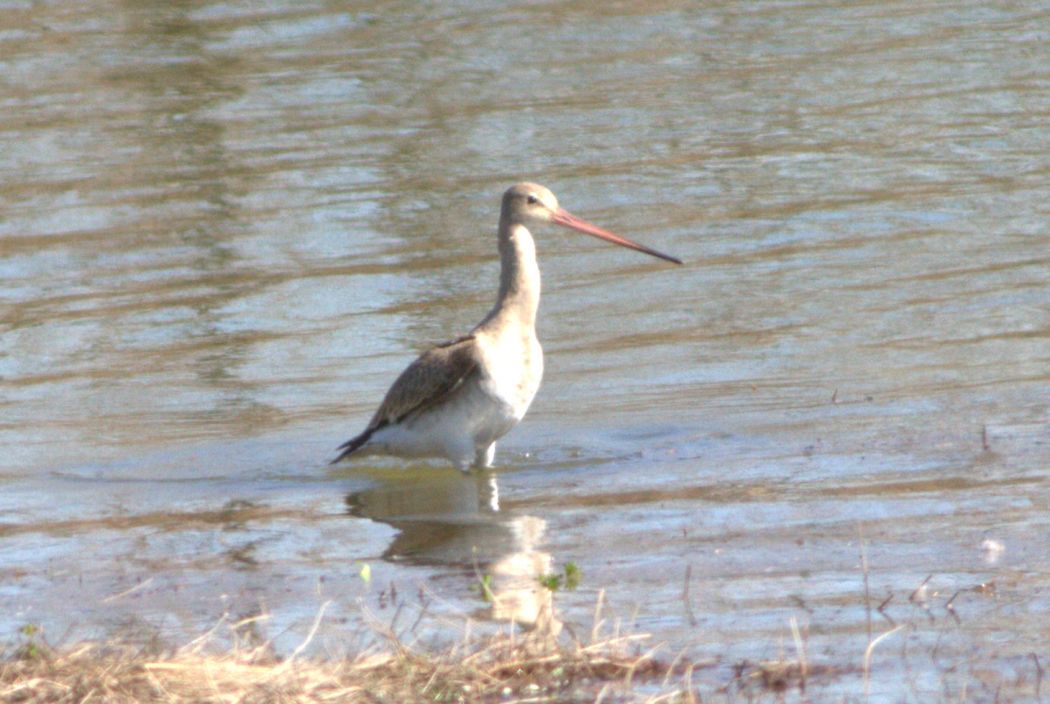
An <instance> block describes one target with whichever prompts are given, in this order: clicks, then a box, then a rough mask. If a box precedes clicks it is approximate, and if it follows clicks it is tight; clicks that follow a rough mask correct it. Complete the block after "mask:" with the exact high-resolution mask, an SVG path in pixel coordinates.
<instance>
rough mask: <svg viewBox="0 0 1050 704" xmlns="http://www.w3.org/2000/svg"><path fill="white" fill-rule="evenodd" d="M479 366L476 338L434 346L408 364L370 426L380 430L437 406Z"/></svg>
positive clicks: (371, 428)
mask: <svg viewBox="0 0 1050 704" xmlns="http://www.w3.org/2000/svg"><path fill="white" fill-rule="evenodd" d="M479 364H480V359H479V357H478V354H477V342H476V341H475V339H474V336H473V335H467V336H465V337H460V338H457V339H455V340H452V341H451V342H446V343H444V344H441V345H438V346H437V347H432V348H431V349H429V350H427V351H426V352H424V353H423V354H421V355H420V356H419V357H418V358H417V359H416V361H414V362H412V364H410V365H408V367H407V368H406V369H405V371H403V372H401V375H400V376H399V377H398V378H397V380H396V381H394V383H393V385H391V387H390V390H389V391H387V392H386V397H384V398H383V402H382V403H381V404H380V405H379V410H377V411H376V413H375V415H374V416H372V421H371V422H370V423H369V424H368V429H369V430H373V431H374V430H377V429H378V428H380V427H381V426H384V425H387V424H389V423H397V422H400V421H402V420H404V419H405V418H406V417H407V416H409V415H411V414H412V413H416V412H417V411H421V410H423V409H425V408H429V407H431V406H434V405H436V404H438V403H441V401H442V400H443V399H444V398H445V397H447V396H448V395H449V394H450V393H452V392H453V391H455V390H456V389H457V388H459V387H460V386H461V385H462V384H463V382H465V381H466V380H467V378H468V377H470V375H471V374H473V373H474V372H475V371H476V370H477V368H478V366H479Z"/></svg>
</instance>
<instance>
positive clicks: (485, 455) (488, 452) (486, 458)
mask: <svg viewBox="0 0 1050 704" xmlns="http://www.w3.org/2000/svg"><path fill="white" fill-rule="evenodd" d="M475 453H476V454H475V455H474V466H475V467H477V468H479V469H486V468H488V467H491V466H492V461H493V460H494V459H496V443H494V442H493V443H489V446H488V447H479V448H476V450H475Z"/></svg>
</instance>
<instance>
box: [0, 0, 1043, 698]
mask: <svg viewBox="0 0 1050 704" xmlns="http://www.w3.org/2000/svg"><path fill="white" fill-rule="evenodd" d="M1048 20H1050V12H1047V11H1045V10H1038V9H1036V8H1035V6H1027V5H1024V4H1004V5H1001V6H994V7H989V6H987V4H982V3H953V4H951V5H950V6H949V5H944V4H942V3H933V2H919V3H914V2H909V3H873V4H867V3H864V4H855V3H840V4H830V5H812V4H795V3H775V4H774V3H764V4H759V5H755V4H753V3H743V2H737V3H727V4H722V5H720V6H718V7H709V8H703V9H698V8H696V7H695V5H694V4H693V3H685V2H656V3H645V4H642V5H637V4H634V5H632V4H616V3H614V4H612V5H609V4H604V5H601V6H592V4H587V3H567V4H566V3H558V4H554V5H544V4H531V5H517V6H508V5H505V4H503V3H488V4H484V3H482V4H479V3H470V4H466V3H457V4H438V5H436V6H425V5H412V4H399V3H388V4H386V5H381V6H379V7H377V6H375V5H374V4H367V5H366V4H364V3H359V4H353V3H352V4H348V5H343V6H339V7H336V6H333V5H331V4H325V3H310V2H307V3H304V2H279V1H277V2H267V3H250V4H249V3H236V2H234V3H216V2H195V3H190V4H179V5H177V6H172V5H170V4H169V3H153V2H146V3H135V4H130V5H129V4H127V3H108V4H107V3H94V4H93V5H92V7H91V8H90V10H88V9H87V8H86V7H85V6H82V5H81V4H78V3H68V2H52V3H33V4H30V3H19V2H14V3H6V4H3V11H2V12H0V81H2V83H0V86H2V88H0V98H2V101H3V111H2V118H0V169H2V173H3V174H4V178H3V179H0V306H2V307H0V331H2V335H0V387H2V389H3V393H2V396H0V443H2V446H3V448H4V452H3V453H2V454H0V511H2V514H0V515H2V518H0V614H2V616H0V634H2V633H8V634H11V636H12V638H13V637H14V634H15V632H16V630H17V629H18V628H19V627H20V626H22V625H24V624H27V623H33V624H39V625H41V626H43V628H44V632H45V633H46V634H47V635H48V637H49V638H51V639H53V640H56V641H58V640H62V639H73V638H78V637H91V636H94V635H97V634H99V633H109V632H112V631H114V630H119V629H123V628H133V629H145V630H148V631H151V632H152V631H157V630H159V631H160V632H161V633H162V634H163V635H164V636H166V637H169V638H172V639H173V640H175V641H180V640H182V639H186V638H188V637H193V636H195V635H197V634H199V633H200V632H202V631H203V630H205V629H207V628H209V627H210V626H211V625H212V624H214V623H215V622H216V620H217V619H218V618H219V617H220V616H221V615H222V614H224V613H229V614H231V616H245V615H248V616H250V615H253V614H259V613H266V614H268V615H269V620H268V621H266V622H265V624H264V626H263V629H264V633H263V634H262V635H263V637H267V638H273V639H275V641H276V643H277V645H278V647H281V648H286V649H290V648H294V647H296V646H297V645H298V644H299V643H300V642H301V640H302V639H303V637H304V635H305V634H306V633H307V631H308V630H309V629H310V626H311V624H312V622H313V620H314V619H315V617H316V616H317V615H318V613H319V612H320V610H321V608H322V605H324V604H325V603H326V602H329V601H330V602H331V603H330V604H329V605H328V606H325V607H324V613H323V618H322V628H321V629H320V630H319V633H320V634H321V637H320V639H319V642H320V643H322V644H323V646H324V647H325V649H326V650H327V651H329V652H331V651H341V650H343V649H352V648H353V647H354V646H355V645H356V644H358V643H359V642H361V641H367V640H368V639H369V638H370V637H371V636H370V634H372V633H374V629H373V628H372V626H371V625H370V624H371V621H370V619H371V618H373V616H370V615H369V614H373V615H374V618H376V619H378V620H379V621H385V620H388V619H390V618H393V613H394V612H395V611H396V610H397V609H398V608H399V605H409V606H410V607H411V608H409V606H406V607H405V608H406V609H408V610H412V608H414V609H416V610H418V609H419V608H421V607H420V605H425V609H424V611H425V612H426V613H427V614H429V615H435V616H437V617H438V618H439V620H442V619H443V620H444V621H443V622H446V623H453V624H455V623H461V621H457V619H461V618H462V617H463V616H465V615H466V616H471V617H474V618H477V619H481V620H488V619H492V618H497V619H504V618H508V617H509V615H508V612H509V611H514V613H515V614H516V616H517V617H518V618H525V619H526V620H528V619H531V618H549V619H552V620H555V621H558V622H562V623H564V624H566V625H567V626H568V627H569V629H571V630H574V632H577V633H589V631H590V628H591V625H592V619H593V613H594V609H595V603H596V601H597V599H598V593H599V590H603V589H604V590H605V598H606V599H607V605H606V609H607V610H606V613H607V614H610V621H609V623H608V627H610V628H611V627H613V622H614V621H615V619H616V618H619V619H621V620H622V621H623V622H624V627H628V626H632V627H634V628H637V629H639V630H641V631H645V632H650V633H652V634H653V637H654V640H655V641H664V642H666V643H667V645H666V646H665V652H667V653H670V654H673V653H675V652H677V651H679V650H681V649H683V648H685V649H687V650H688V651H689V652H690V653H691V654H692V656H693V657H695V658H698V659H701V660H703V661H705V662H707V661H710V662H712V663H713V673H714V674H710V675H709V676H710V677H711V681H713V682H716V683H717V682H721V681H725V678H726V677H727V676H728V675H726V674H725V673H726V672H728V671H729V670H730V669H731V665H733V664H734V663H739V662H741V661H743V660H750V661H755V660H760V659H764V658H773V657H777V656H778V655H780V654H785V653H786V654H787V655H788V656H793V655H794V649H795V645H794V642H793V637H792V632H791V622H792V619H794V621H795V622H796V623H797V624H798V625H799V628H800V632H801V633H802V634H803V635H804V636H805V643H806V646H807V654H808V657H809V659H810V660H811V661H813V662H820V663H826V664H831V665H834V666H836V667H839V668H842V670H843V671H842V672H839V673H838V674H837V675H835V676H834V677H830V678H829V679H828V681H827V682H826V683H825V686H827V687H829V688H831V689H833V690H835V691H841V692H843V693H855V692H856V691H857V687H858V684H859V681H860V680H859V674H858V670H859V668H860V665H861V663H862V660H863V655H864V650H865V648H866V647H867V645H868V643H869V638H870V637H874V636H878V635H879V634H880V633H883V632H886V631H887V630H889V629H890V628H892V627H894V625H904V626H905V628H904V629H902V630H901V631H898V632H896V633H894V634H893V635H892V636H888V637H887V638H886V639H885V640H884V641H882V642H881V643H880V645H879V646H878V649H877V650H876V651H875V656H874V660H873V663H872V691H873V693H874V694H875V695H876V697H879V696H883V697H885V698H886V699H888V700H892V701H898V700H900V699H902V698H903V699H907V700H916V701H922V700H923V697H925V696H927V695H928V694H929V693H930V692H934V693H947V694H950V693H951V692H953V691H955V692H957V691H959V688H960V687H962V686H968V687H969V690H968V691H970V692H971V693H973V692H978V691H986V692H994V691H996V688H997V687H998V686H1006V687H1013V688H1015V689H1016V690H1017V691H1019V692H1021V693H1022V694H1023V693H1026V692H1027V693H1032V692H1033V691H1034V690H1033V688H1034V687H1036V686H1038V685H1037V683H1038V680H1037V679H1036V674H1037V668H1036V666H1035V664H1033V662H1034V661H1033V658H1032V655H1033V654H1037V655H1038V654H1042V655H1044V656H1045V654H1046V653H1047V652H1048V650H1047V649H1048V644H1050V639H1048V635H1047V634H1048V631H1047V628H1046V624H1047V623H1048V619H1050V577H1048V576H1047V575H1048V574H1050V549H1048V548H1047V547H1046V545H1047V535H1048V528H1050V526H1048V523H1050V520H1048V518H1047V513H1046V506H1047V504H1048V500H1050V485H1048V481H1047V480H1048V475H1050V471H1048V470H1050V429H1048V428H1050V410H1048V408H1050V393H1048V382H1050V344H1048V338H1050V283H1048V276H1047V271H1048V265H1050V246H1048V245H1050V235H1048V234H1047V222H1048V217H1047V215H1048V212H1050V211H1048V208H1047V204H1046V199H1045V184H1046V179H1047V174H1048V173H1050V156H1048V154H1050V128H1048V127H1047V118H1048V117H1050V90H1048V89H1050V70H1048V69H1047V66H1050V50H1048V49H1047V46H1048V41H1047V40H1048V39H1050V36H1048V34H1050V32H1048V30H1047V29H1046V28H1047V27H1048V26H1050V24H1048ZM525 178H528V179H531V180H537V181H540V182H543V183H545V184H546V185H548V186H550V187H551V188H552V189H553V190H554V191H555V193H557V194H558V195H559V196H560V198H561V201H562V204H563V205H565V206H566V207H567V208H569V209H570V210H572V211H574V212H576V213H578V214H580V215H581V216H583V217H586V218H587V219H589V220H592V221H594V222H596V223H599V224H601V225H603V226H606V227H608V228H610V229H612V230H614V231H617V232H622V233H623V234H625V235H627V236H629V237H632V238H635V239H638V240H639V241H642V242H645V243H646V244H649V245H652V246H654V247H657V248H659V249H661V250H664V251H667V252H670V253H673V254H675V255H678V256H680V257H682V258H683V259H685V260H686V265H685V266H683V267H681V268H672V267H669V266H668V265H666V264H664V263H662V262H658V261H656V260H650V259H648V258H646V257H643V256H641V255H638V254H636V253H632V252H628V251H626V250H620V249H617V248H612V247H607V246H605V245H603V244H601V243H598V242H595V241H594V240H592V239H590V238H583V237H574V236H571V235H563V234H562V233H560V232H541V233H538V235H539V237H538V239H539V242H538V246H539V248H540V256H541V264H542V267H543V273H544V285H545V291H544V301H543V305H542V309H541V320H540V334H541V339H542V340H543V341H544V344H545V350H546V353H547V372H546V378H545V381H544V387H543V389H542V390H541V392H540V395H539V397H538V398H537V400H536V402H535V403H534V405H533V408H532V409H531V411H530V413H529V415H528V417H527V419H526V421H525V422H524V423H523V424H522V425H521V426H520V427H519V428H517V429H516V430H515V431H514V432H513V433H512V434H511V435H509V436H508V437H507V438H506V439H505V440H504V441H503V442H502V443H501V446H500V451H499V455H498V458H497V459H498V461H499V464H500V466H499V469H498V471H497V472H495V473H494V474H491V475H483V476H470V477H462V476H459V475H458V474H457V473H455V472H453V471H451V470H448V469H445V468H441V467H433V468H424V467H412V468H408V469H405V468H403V467H402V466H401V465H400V464H399V463H396V462H395V463H392V464H391V463H382V462H380V463H365V466H362V465H361V464H357V465H344V466H340V467H337V468H330V467H328V466H326V461H327V459H329V458H330V457H331V456H332V455H333V451H334V448H335V446H336V445H337V444H338V443H340V442H341V441H343V440H345V439H346V438H347V437H349V436H350V435H352V434H354V433H356V432H357V431H358V430H360V428H361V427H362V426H363V425H364V423H366V422H367V419H368V417H369V415H370V413H371V411H372V410H373V408H374V405H375V404H376V403H377V402H378V401H379V399H380V398H381V396H382V394H383V392H384V391H385V389H386V386H387V384H388V383H389V382H390V381H391V380H392V379H393V377H394V376H395V375H396V374H397V373H398V372H399V371H400V369H401V368H402V367H403V366H404V365H405V364H407V363H408V361H410V359H411V358H412V356H413V355H414V354H415V353H416V352H418V351H419V350H420V349H421V348H423V347H425V346H426V345H427V344H430V343H433V342H438V341H441V340H444V339H447V338H449V337H452V336H454V335H457V334H459V333H461V332H463V331H465V330H466V329H468V328H469V327H470V326H471V325H473V324H474V323H475V322H476V321H477V320H478V319H479V318H480V317H481V315H483V314H484V312H485V311H486V310H487V308H488V306H489V305H491V300H492V296H493V292H494V288H495V280H496V276H497V262H496V259H495V243H494V235H493V232H494V228H495V219H496V208H497V206H498V198H499V195H500V193H501V192H502V190H503V189H504V188H505V187H506V186H507V185H509V184H510V183H513V182H515V181H517V180H521V179H525ZM862 553H863V554H864V555H865V556H866V558H865V559H866V562H867V565H868V567H869V569H868V587H867V589H868V591H867V593H865V586H864V570H863V569H862ZM569 562H574V563H576V564H577V565H578V566H579V568H580V570H581V572H582V583H581V585H580V586H579V587H578V588H577V589H575V590H572V591H568V590H560V591H558V592H556V593H555V594H553V595H551V594H550V593H549V592H547V591H545V590H544V589H542V588H539V587H538V583H537V582H536V580H535V576H536V575H537V574H541V573H550V572H554V571H557V570H561V569H563V567H564V565H565V564H567V563H569ZM364 566H367V569H366V570H364V572H362V569H363V567H364ZM479 574H491V575H493V584H494V585H495V587H496V588H497V589H498V590H500V591H501V594H502V596H503V601H501V602H500V604H501V608H504V610H505V612H501V613H493V609H492V608H491V606H490V604H489V603H488V602H486V601H484V600H483V599H482V598H481V597H480V594H479V590H478V588H477V583H478V575H479ZM365 577H368V579H365ZM927 578H928V581H927ZM923 585H925V586H923ZM920 587H922V588H920ZM953 596H954V600H951V599H952V597H953ZM887 599H888V601H886V602H885V605H884V606H883V608H882V610H881V611H880V610H877V609H876V608H875V607H877V606H879V605H880V604H883V602H884V600H887ZM950 600H951V601H950ZM71 603H72V604H76V608H73V609H70V608H69V604H71ZM949 607H950V608H949ZM398 618H403V619H405V620H408V621H411V618H414V617H411V618H410V617H408V616H404V617H401V616H399V617H398ZM403 625H404V628H405V630H406V631H407V630H409V629H408V626H411V625H412V624H411V623H406V624H403ZM425 629H426V627H425V626H417V627H416V629H415V630H413V631H411V633H412V634H413V635H414V636H418V637H423V636H421V635H420V633H421V632H422V631H425ZM869 631H870V632H871V635H870V636H869ZM1042 662H1043V663H1044V665H1045V662H1046V658H1045V657H1044V658H1043V660H1042ZM982 688H983V689H982Z"/></svg>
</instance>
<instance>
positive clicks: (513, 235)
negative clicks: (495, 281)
mask: <svg viewBox="0 0 1050 704" xmlns="http://www.w3.org/2000/svg"><path fill="white" fill-rule="evenodd" d="M499 254H500V274H499V296H498V297H497V298H496V305H495V306H493V308H492V311H491V312H490V313H489V314H488V315H487V316H486V317H485V320H484V321H482V323H481V325H480V326H479V327H482V326H495V327H503V326H505V325H508V324H510V325H514V324H517V325H525V326H526V327H527V328H528V329H530V330H531V329H533V328H534V326H535V325H536V310H537V309H538V308H539V305H540V268H539V265H538V264H537V263H536V243H535V242H534V241H533V239H532V233H530V232H529V231H528V229H527V228H526V227H525V226H524V225H519V224H513V225H512V224H507V223H503V222H501V223H500V237H499Z"/></svg>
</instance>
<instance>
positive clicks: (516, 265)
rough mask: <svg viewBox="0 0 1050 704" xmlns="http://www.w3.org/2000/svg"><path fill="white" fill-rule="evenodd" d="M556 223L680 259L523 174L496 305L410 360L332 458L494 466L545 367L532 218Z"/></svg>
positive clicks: (515, 191)
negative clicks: (586, 215)
mask: <svg viewBox="0 0 1050 704" xmlns="http://www.w3.org/2000/svg"><path fill="white" fill-rule="evenodd" d="M543 223H554V224H555V225H561V226H562V227H568V228H570V229H573V230H576V231H578V232H582V233H584V234H587V235H592V236H594V237H598V238H600V239H603V240H606V241H607V242H612V243H614V244H618V245H621V246H623V247H628V248H630V249H634V250H637V251H639V252H644V253H646V254H650V255H652V256H654V257H659V258H660V259H664V260H666V261H669V262H674V263H675V264H681V263H682V262H681V260H679V259H677V258H675V257H672V256H669V255H667V254H663V253H662V252H657V251H656V250H655V249H650V248H649V247H646V246H644V245H640V244H638V243H637V242H632V241H631V240H629V239H627V238H625V237H620V236H619V235H614V234H613V233H611V232H608V231H606V230H603V229H601V228H600V227H597V226H595V225H592V224H590V223H589V222H586V221H584V220H581V219H580V218H577V217H576V216H574V215H571V214H569V213H568V212H566V211H565V210H563V209H562V208H561V207H560V206H559V205H558V199H557V198H555V197H554V194H553V193H551V192H550V191H549V190H548V189H546V188H544V187H543V186H540V185H538V184H535V183H519V184H518V185H516V186H513V187H511V188H510V189H508V190H507V192H506V193H504V194H503V207H502V210H501V211H500V218H499V254H500V277H499V294H498V296H497V297H496V305H495V306H493V307H492V310H491V311H489V314H488V315H486V316H485V319H484V320H482V321H481V322H480V323H478V324H477V325H476V326H475V327H474V329H473V330H471V331H470V334H468V335H464V336H463V337H460V338H458V339H455V340H452V341H451V342H446V343H444V344H441V345H438V346H437V347H434V348H432V349H430V350H427V351H426V352H424V353H423V354H422V355H420V357H419V358H418V359H417V360H416V361H414V362H412V364H410V365H409V366H408V368H407V369H405V371H403V372H402V373H401V376H399V377H398V378H397V380H396V381H395V382H394V384H393V386H391V387H390V390H389V391H387V393H386V397H385V398H384V399H383V402H382V404H380V406H379V410H377V411H376V412H375V415H374V416H372V420H371V421H370V422H369V423H368V427H367V428H365V430H364V432H362V433H361V434H360V435H358V436H356V437H354V438H352V439H350V440H348V441H347V442H345V443H343V444H342V445H341V446H340V447H339V450H341V452H340V453H339V456H338V457H336V458H335V459H334V460H332V463H333V464H335V463H336V462H339V461H340V460H342V459H344V458H346V457H349V456H350V455H353V454H362V455H366V454H388V455H396V456H399V457H444V458H447V459H448V460H450V461H451V462H452V463H453V464H455V465H456V467H458V468H459V469H460V470H462V471H464V472H465V471H468V470H469V469H470V466H471V464H473V465H474V466H475V467H490V466H491V465H492V460H493V458H494V457H495V454H496V441H497V440H499V439H500V438H501V437H503V436H504V435H506V434H507V433H508V432H509V431H510V430H511V428H513V427H514V426H515V425H517V424H518V422H519V421H520V420H521V419H522V418H523V417H524V416H525V411H527V410H528V409H529V404H531V403H532V398H533V397H534V396H535V395H536V391H537V390H538V389H539V388H540V378H541V377H542V376H543V350H542V348H541V347H540V343H539V341H538V340H537V339H536V309H537V308H538V307H539V303H540V269H539V266H538V265H537V264H536V245H535V243H534V242H533V239H532V234H531V233H530V232H529V229H528V228H529V227H530V226H532V225H540V224H543Z"/></svg>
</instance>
